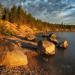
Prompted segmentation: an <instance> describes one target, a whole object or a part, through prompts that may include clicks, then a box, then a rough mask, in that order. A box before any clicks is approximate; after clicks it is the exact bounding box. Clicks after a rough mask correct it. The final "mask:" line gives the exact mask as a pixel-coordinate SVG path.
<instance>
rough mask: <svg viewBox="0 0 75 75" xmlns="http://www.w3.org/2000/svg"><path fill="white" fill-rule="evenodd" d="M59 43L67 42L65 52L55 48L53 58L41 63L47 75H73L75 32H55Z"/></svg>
mask: <svg viewBox="0 0 75 75" xmlns="http://www.w3.org/2000/svg"><path fill="white" fill-rule="evenodd" d="M55 34H56V35H57V38H58V40H59V41H63V40H65V39H66V40H68V43H69V46H68V48H67V49H66V50H62V49H59V48H56V54H55V56H52V57H50V58H48V61H47V62H45V63H43V65H44V67H46V68H47V72H49V75H75V32H56V33H55Z"/></svg>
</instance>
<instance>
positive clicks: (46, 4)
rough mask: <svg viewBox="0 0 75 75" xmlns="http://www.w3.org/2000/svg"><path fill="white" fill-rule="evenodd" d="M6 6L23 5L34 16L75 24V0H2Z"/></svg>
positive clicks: (50, 20)
mask: <svg viewBox="0 0 75 75" xmlns="http://www.w3.org/2000/svg"><path fill="white" fill-rule="evenodd" d="M0 3H2V4H3V5H5V6H10V7H11V6H12V5H13V4H15V5H17V6H18V5H20V4H21V5H22V6H23V8H24V9H25V10H26V11H27V12H30V13H31V14H32V15H33V16H34V17H36V18H39V19H41V20H43V21H47V22H50V23H62V22H63V23H65V24H75V0H0Z"/></svg>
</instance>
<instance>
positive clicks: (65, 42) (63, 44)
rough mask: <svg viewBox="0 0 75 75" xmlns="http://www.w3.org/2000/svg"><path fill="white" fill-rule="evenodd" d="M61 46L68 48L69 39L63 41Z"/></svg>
mask: <svg viewBox="0 0 75 75" xmlns="http://www.w3.org/2000/svg"><path fill="white" fill-rule="evenodd" d="M60 47H61V48H65V49H66V48H67V47H68V41H67V40H65V41H63V42H62V43H61V44H60Z"/></svg>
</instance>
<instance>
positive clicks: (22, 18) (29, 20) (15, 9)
mask: <svg viewBox="0 0 75 75" xmlns="http://www.w3.org/2000/svg"><path fill="white" fill-rule="evenodd" d="M0 19H2V20H6V21H9V22H11V23H16V24H18V25H21V24H25V25H29V26H30V27H32V28H35V27H36V28H38V29H39V30H43V31H74V30H75V26H74V25H64V24H51V23H47V22H42V21H41V20H38V19H35V18H34V17H32V15H31V14H30V13H26V11H25V10H24V9H23V8H22V7H21V6H15V5H13V6H12V7H11V8H6V7H4V6H3V5H1V4H0Z"/></svg>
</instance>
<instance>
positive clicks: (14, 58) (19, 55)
mask: <svg viewBox="0 0 75 75" xmlns="http://www.w3.org/2000/svg"><path fill="white" fill-rule="evenodd" d="M27 64H28V60H27V56H26V55H24V54H23V52H22V51H18V50H14V51H11V52H10V51H8V52H7V53H6V55H5V57H4V59H3V60H2V65H4V66H7V67H16V66H22V65H27Z"/></svg>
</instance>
